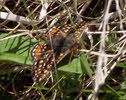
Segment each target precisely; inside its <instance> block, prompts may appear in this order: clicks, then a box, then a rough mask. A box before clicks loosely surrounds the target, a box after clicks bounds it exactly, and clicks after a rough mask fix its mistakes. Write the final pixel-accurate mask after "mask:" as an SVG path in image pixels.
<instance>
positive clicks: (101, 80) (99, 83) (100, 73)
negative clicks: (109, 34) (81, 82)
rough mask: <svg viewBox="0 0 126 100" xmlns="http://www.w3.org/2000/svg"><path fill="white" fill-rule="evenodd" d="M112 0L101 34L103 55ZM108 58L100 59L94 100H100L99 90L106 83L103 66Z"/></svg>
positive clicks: (109, 3)
mask: <svg viewBox="0 0 126 100" xmlns="http://www.w3.org/2000/svg"><path fill="white" fill-rule="evenodd" d="M111 3H112V0H109V1H108V5H107V9H106V12H105V16H104V19H103V22H102V27H103V33H102V34H101V43H100V48H99V52H100V53H102V54H105V51H104V47H105V46H104V45H105V36H106V35H105V32H106V25H107V23H108V20H109V17H110V15H109V9H110V6H111ZM105 59H106V58H105V57H104V56H103V55H101V56H99V57H98V61H97V66H96V72H95V86H94V96H93V98H94V100H98V90H99V89H100V87H101V86H102V85H103V84H104V82H105V76H104V75H105V74H106V73H105V72H106V71H104V72H103V69H102V66H103V64H106V62H105V61H104V60H105Z"/></svg>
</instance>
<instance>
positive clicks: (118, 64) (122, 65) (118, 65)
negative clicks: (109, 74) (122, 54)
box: [116, 63, 126, 68]
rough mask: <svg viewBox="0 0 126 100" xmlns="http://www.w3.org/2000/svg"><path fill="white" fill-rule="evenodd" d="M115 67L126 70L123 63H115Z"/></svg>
mask: <svg viewBox="0 0 126 100" xmlns="http://www.w3.org/2000/svg"><path fill="white" fill-rule="evenodd" d="M116 66H117V67H122V68H126V64H125V63H117V64H116Z"/></svg>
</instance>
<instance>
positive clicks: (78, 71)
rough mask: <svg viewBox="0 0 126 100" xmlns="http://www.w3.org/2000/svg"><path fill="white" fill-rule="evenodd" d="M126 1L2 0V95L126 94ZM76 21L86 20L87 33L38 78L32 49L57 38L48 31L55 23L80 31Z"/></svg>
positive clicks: (93, 98) (19, 99) (68, 99)
mask: <svg viewBox="0 0 126 100" xmlns="http://www.w3.org/2000/svg"><path fill="white" fill-rule="evenodd" d="M125 5H126V1H125V0H1V1H0V22H1V23H0V100H85V99H89V100H97V99H101V100H110V99H111V100H125V99H126V78H125V76H126V69H125V67H126V63H125V61H126V50H125V47H126V44H125V41H126V34H125V33H126V31H125V28H126V27H125V14H126V13H125ZM75 23H85V26H84V27H85V30H84V29H83V31H84V34H86V35H85V37H86V39H85V40H84V41H83V40H82V39H81V38H79V40H78V41H79V43H80V44H79V45H76V44H75V45H72V48H70V52H69V53H67V52H65V54H64V55H65V56H64V57H63V59H60V60H59V61H58V62H57V64H56V66H55V64H54V67H53V69H52V71H51V75H50V76H49V77H47V78H46V79H44V80H42V81H41V82H34V81H33V76H34V75H33V71H34V70H33V66H34V64H33V63H34V61H33V60H32V58H31V53H32V52H31V50H32V49H33V48H34V46H35V45H36V44H38V43H45V44H46V43H47V41H51V39H52V41H51V43H53V37H52V38H50V37H51V36H50V34H49V38H48V39H47V37H46V36H47V34H48V33H49V30H50V29H52V27H54V26H55V27H58V28H59V29H62V27H64V26H65V25H68V26H70V27H72V28H73V30H74V32H73V31H70V32H71V33H72V32H73V34H74V33H75V31H77V32H78V29H77V28H76V27H75V25H76V24H75ZM78 25H79V24H78ZM64 33H65V32H64ZM82 33H83V32H82ZM57 34H58V33H57ZM63 35H64V34H63ZM72 36H73V35H72ZM76 42H77V41H76ZM80 45H81V46H82V47H81V48H79V47H80ZM77 47H78V48H77ZM61 48H62V47H61ZM45 52H46V51H45ZM53 56H54V58H55V56H56V55H55V54H54V55H53ZM55 60H56V59H55Z"/></svg>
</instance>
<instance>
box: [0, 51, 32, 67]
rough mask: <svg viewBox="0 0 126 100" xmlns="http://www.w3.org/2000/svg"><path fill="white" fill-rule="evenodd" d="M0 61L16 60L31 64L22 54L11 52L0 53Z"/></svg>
mask: <svg viewBox="0 0 126 100" xmlns="http://www.w3.org/2000/svg"><path fill="white" fill-rule="evenodd" d="M0 61H2V62H3V61H4V62H16V63H20V64H27V65H32V62H31V60H30V59H29V58H28V59H27V58H26V57H25V56H23V55H18V54H13V53H3V54H0Z"/></svg>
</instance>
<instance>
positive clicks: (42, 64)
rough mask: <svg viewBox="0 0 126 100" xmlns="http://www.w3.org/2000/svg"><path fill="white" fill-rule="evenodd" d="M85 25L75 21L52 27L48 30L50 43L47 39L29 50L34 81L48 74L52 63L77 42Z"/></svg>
mask: <svg viewBox="0 0 126 100" xmlns="http://www.w3.org/2000/svg"><path fill="white" fill-rule="evenodd" d="M86 27H87V26H86V25H85V23H76V24H74V25H65V26H63V27H60V28H56V27H55V28H52V29H51V30H50V35H51V37H52V41H51V42H52V43H50V41H48V42H46V43H39V44H37V45H35V46H34V48H33V50H32V52H31V57H32V60H33V80H34V81H37V82H41V81H42V80H44V79H45V78H46V77H48V76H49V74H50V71H51V70H52V69H53V67H54V63H56V64H57V62H58V61H59V60H60V58H62V56H64V54H65V53H66V51H68V50H70V49H71V48H72V47H73V45H75V44H76V45H77V44H79V42H78V41H79V40H78V37H80V35H81V33H83V31H84V30H85V29H86ZM47 39H49V34H47ZM76 42H77V43H76ZM51 44H52V46H51ZM52 48H53V50H52ZM54 57H55V60H54Z"/></svg>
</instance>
